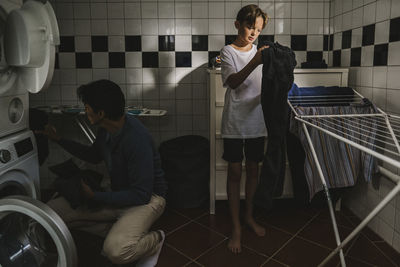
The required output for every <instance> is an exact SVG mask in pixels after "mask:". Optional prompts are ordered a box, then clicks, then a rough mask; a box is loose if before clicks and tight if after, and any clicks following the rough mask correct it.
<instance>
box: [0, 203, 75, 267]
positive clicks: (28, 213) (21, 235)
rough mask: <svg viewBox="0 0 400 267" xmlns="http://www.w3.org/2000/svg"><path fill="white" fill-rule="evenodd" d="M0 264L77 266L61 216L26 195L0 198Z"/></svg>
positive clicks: (72, 243) (73, 246)
mask: <svg viewBox="0 0 400 267" xmlns="http://www.w3.org/2000/svg"><path fill="white" fill-rule="evenodd" d="M0 266H2V267H14V266H29V267H36V266H37V267H39V266H40V267H43V266H58V267H64V266H65V267H70V266H72V267H74V266H77V254H76V248H75V244H74V242H73V239H72V236H71V234H70V232H69V231H68V228H67V227H66V225H65V224H64V222H63V221H62V219H61V218H60V217H59V216H58V215H57V214H56V213H55V212H54V211H53V210H52V209H51V208H49V207H48V206H47V205H46V204H44V203H42V202H40V201H39V200H36V199H32V198H30V197H27V196H9V197H6V198H2V199H0Z"/></svg>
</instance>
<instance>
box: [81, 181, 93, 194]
mask: <svg viewBox="0 0 400 267" xmlns="http://www.w3.org/2000/svg"><path fill="white" fill-rule="evenodd" d="M81 186H82V192H83V195H84V196H85V197H86V198H87V199H92V198H93V197H94V193H93V191H92V189H90V187H89V186H88V185H87V184H86V183H85V182H84V181H83V180H82V179H81Z"/></svg>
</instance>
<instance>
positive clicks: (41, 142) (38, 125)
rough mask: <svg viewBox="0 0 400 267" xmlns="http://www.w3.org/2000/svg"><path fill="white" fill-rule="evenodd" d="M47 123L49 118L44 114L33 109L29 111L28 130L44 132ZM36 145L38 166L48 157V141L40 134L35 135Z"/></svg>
mask: <svg viewBox="0 0 400 267" xmlns="http://www.w3.org/2000/svg"><path fill="white" fill-rule="evenodd" d="M48 123H49V117H48V115H47V113H46V112H44V111H42V110H38V109H34V108H30V109H29V129H31V130H32V131H33V132H35V131H36V130H44V127H45V126H46V124H48ZM35 139H36V145H37V150H38V158H39V165H42V164H43V163H44V161H45V160H46V159H47V157H48V156H49V141H48V139H47V137H46V136H44V135H42V134H35Z"/></svg>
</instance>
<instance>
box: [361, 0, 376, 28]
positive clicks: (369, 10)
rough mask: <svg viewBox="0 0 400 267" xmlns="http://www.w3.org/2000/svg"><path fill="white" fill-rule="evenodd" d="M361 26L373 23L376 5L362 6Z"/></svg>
mask: <svg viewBox="0 0 400 267" xmlns="http://www.w3.org/2000/svg"><path fill="white" fill-rule="evenodd" d="M363 12H364V15H363V24H364V25H369V24H373V23H375V14H376V3H375V2H374V3H371V4H368V5H366V6H364V11H363Z"/></svg>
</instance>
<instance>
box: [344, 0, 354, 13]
mask: <svg viewBox="0 0 400 267" xmlns="http://www.w3.org/2000/svg"><path fill="white" fill-rule="evenodd" d="M352 9H353V1H343V13H345V12H349V11H351V10H352Z"/></svg>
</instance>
